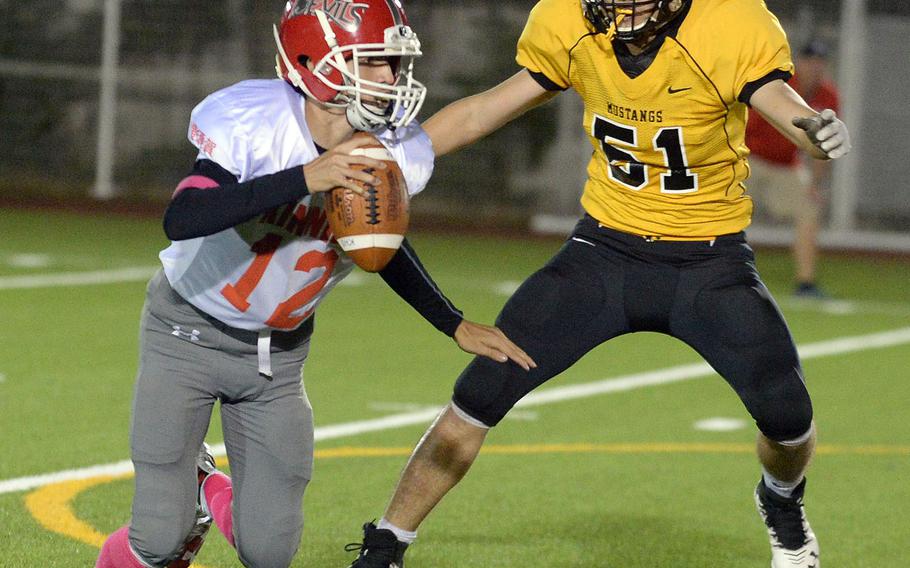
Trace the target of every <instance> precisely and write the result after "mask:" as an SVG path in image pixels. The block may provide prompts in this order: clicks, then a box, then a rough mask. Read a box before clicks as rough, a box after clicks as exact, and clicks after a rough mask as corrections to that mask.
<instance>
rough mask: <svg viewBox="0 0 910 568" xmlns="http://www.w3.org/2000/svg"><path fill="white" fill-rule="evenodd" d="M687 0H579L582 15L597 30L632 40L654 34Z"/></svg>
mask: <svg viewBox="0 0 910 568" xmlns="http://www.w3.org/2000/svg"><path fill="white" fill-rule="evenodd" d="M689 1H690V0H619V1H616V0H582V8H583V10H584V14H585V18H587V20H588V21H589V22H591V24H592V25H593V26H594V29H596V30H597V31H598V32H600V33H610V32H611V30H612V33H613V34H614V35H613V37H615V38H616V39H618V40H620V41H626V42H633V41H637V40H641V39H643V38H648V37H649V36H653V35H654V34H656V33H657V32H658V31H659V30H660V29H661V28H663V27H664V26H666V25H667V24H668V23H670V22H671V21H672V20H673V18H674V17H675V16H676V15H677V14H678V13H679V12H680V11H681V10H682V8H683V6H684V5H685V4H686V3H688V2H689Z"/></svg>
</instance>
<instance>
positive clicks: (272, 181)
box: [164, 160, 309, 241]
mask: <svg viewBox="0 0 910 568" xmlns="http://www.w3.org/2000/svg"><path fill="white" fill-rule="evenodd" d="M190 175H199V176H205V177H207V178H209V179H212V180H214V181H216V182H218V184H219V185H218V187H211V188H198V187H187V188H184V189H183V190H181V191H180V192H179V193H178V194H177V195H176V196H174V199H172V200H171V202H170V204H169V205H168V207H167V210H166V211H165V212H164V233H165V234H166V235H167V237H168V238H169V239H171V240H172V241H180V240H184V239H194V238H197V237H204V236H206V235H213V234H215V233H217V232H219V231H223V230H225V229H228V228H230V227H233V226H235V225H237V224H239V223H242V222H244V221H248V220H249V219H252V218H253V217H255V216H256V215H260V214H262V213H265V212H267V211H269V210H271V209H274V208H275V207H277V206H279V205H282V204H284V203H292V202H295V201H298V200H300V199H301V198H303V197H304V196H306V195H307V194H308V193H309V191H308V190H307V187H306V179H305V178H304V176H303V168H302V167H300V166H295V167H293V168H288V169H286V170H282V171H280V172H277V173H274V174H269V175H264V176H262V177H258V178H256V179H251V180H249V181H245V182H243V183H238V181H237V178H236V177H235V176H234V175H233V174H231V173H230V172H228V171H227V170H225V169H224V168H222V167H221V166H219V165H218V164H216V163H215V162H213V161H211V160H198V161H197V162H196V165H195V166H194V167H193V172H192V174H190Z"/></svg>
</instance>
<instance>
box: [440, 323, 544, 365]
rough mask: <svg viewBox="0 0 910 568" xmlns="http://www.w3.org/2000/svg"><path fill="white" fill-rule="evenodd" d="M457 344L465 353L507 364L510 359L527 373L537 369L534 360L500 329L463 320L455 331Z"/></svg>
mask: <svg viewBox="0 0 910 568" xmlns="http://www.w3.org/2000/svg"><path fill="white" fill-rule="evenodd" d="M455 342H456V343H458V346H459V347H461V348H462V349H463V350H464V351H467V352H468V353H471V354H473V355H481V356H483V357H488V358H490V359H492V360H494V361H498V362H500V363H505V362H506V361H508V360H509V359H511V360H512V361H514V362H515V364H516V365H519V366H520V367H521V368H522V369H524V370H525V371H530V370H531V369H532V368H536V367H537V363H535V362H534V359H531V357H529V356H528V354H527V353H525V352H524V351H523V350H522V349H521V348H520V347H518V346H517V345H515V344H514V343H512V341H511V340H510V339H509V338H508V337H506V335H505V334H504V333H503V332H502V331H501V330H500V329H499V328H498V327H493V326H489V325H483V324H479V323H474V322H472V321H468V320H462V322H461V323H460V324H458V328H457V329H456V330H455Z"/></svg>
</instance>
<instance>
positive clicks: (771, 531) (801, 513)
mask: <svg viewBox="0 0 910 568" xmlns="http://www.w3.org/2000/svg"><path fill="white" fill-rule="evenodd" d="M805 487H806V480H805V479H804V480H803V481H802V483H800V484H799V485H798V486H797V487H796V489H794V490H793V497H792V498H790V499H787V498H784V497H781V496H780V495H778V494H776V493H774V492H773V491H771V490H770V489H768V488H767V487H766V486H765V483H764V481H759V482H758V487H756V488H755V505H756V506H757V507H758V513H759V515H761V518H762V521H764V523H765V526H766V527H767V529H768V537H769V539H770V541H771V568H821V561H820V559H819V550H818V539H816V538H815V533H813V532H812V527H810V526H809V521H808V520H807V519H806V510H805V508H804V507H803V492H804V491H805Z"/></svg>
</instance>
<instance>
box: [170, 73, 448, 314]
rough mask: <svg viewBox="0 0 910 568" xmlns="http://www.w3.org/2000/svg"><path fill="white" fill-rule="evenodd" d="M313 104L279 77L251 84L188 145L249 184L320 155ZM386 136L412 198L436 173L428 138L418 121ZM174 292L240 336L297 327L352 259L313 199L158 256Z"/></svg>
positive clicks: (227, 98) (201, 118)
mask: <svg viewBox="0 0 910 568" xmlns="http://www.w3.org/2000/svg"><path fill="white" fill-rule="evenodd" d="M304 102H305V99H304V97H303V96H301V95H300V94H298V93H297V92H295V91H294V90H293V89H292V88H291V87H290V86H289V85H288V84H287V83H285V82H284V81H282V80H280V79H272V80H251V81H244V82H241V83H238V84H236V85H233V86H231V87H228V88H226V89H223V90H221V91H218V92H216V93H214V94H212V95H210V96H208V97H207V98H206V99H205V100H203V101H202V102H201V103H199V105H198V106H197V107H196V108H195V109H193V113H192V117H191V122H190V129H189V139H190V141H191V142H192V143H193V144H194V145H195V146H196V147H197V148H199V155H198V159H209V160H212V161H214V162H216V163H217V164H219V165H220V166H221V167H223V168H224V169H226V170H227V171H229V172H231V173H232V174H234V175H236V176H237V177H238V178H239V180H240V181H241V182H244V181H247V180H250V179H253V178H257V177H261V176H264V175H267V174H272V173H275V172H278V171H281V170H285V169H288V168H290V167H293V166H301V165H303V164H306V163H307V162H310V161H312V160H314V159H316V158H317V157H318V155H319V154H318V152H317V150H316V146H315V145H314V143H313V138H312V136H311V135H310V131H309V128H308V127H307V124H306V117H305V104H304ZM378 137H379V139H380V140H381V141H382V143H383V144H384V145H386V147H388V149H389V150H390V151H391V153H392V155H393V156H394V157H395V160H396V161H397V162H398V165H399V166H400V167H401V170H402V172H403V173H404V177H405V180H406V182H407V187H408V192H409V193H410V194H411V195H412V196H413V195H415V194H416V193H419V192H420V191H421V190H423V188H424V187H426V184H427V182H428V181H429V179H430V175H431V174H432V172H433V160H434V154H433V149H432V145H431V143H430V139H429V137H428V136H427V134H426V132H424V130H423V128H421V127H420V126H419V125H418V124H417V123H416V122H415V123H412V124H411V125H409V126H408V127H406V128H403V129H398V130H396V131H389V130H383V131H381V132H380V133H378ZM159 257H160V259H161V263H162V264H163V265H164V273H165V275H166V276H167V279H168V281H169V282H170V284H171V286H172V287H173V288H174V290H176V291H177V292H178V293H179V294H180V295H181V296H182V297H183V298H184V299H186V300H187V301H188V302H190V303H191V304H193V305H194V306H196V307H197V308H199V309H200V310H202V311H204V312H205V313H207V314H209V315H211V316H212V317H214V318H217V319H218V320H221V321H222V322H224V323H226V324H228V325H230V326H233V327H237V328H241V329H248V330H257V331H258V330H264V329H280V330H291V329H295V328H297V327H298V326H299V325H300V324H301V323H302V322H303V321H304V320H306V318H308V317H309V316H310V315H311V314H312V313H313V311H314V310H315V309H316V306H317V304H319V302H320V301H321V300H322V298H324V297H325V295H326V294H327V293H328V292H329V290H331V289H332V287H334V286H335V285H336V284H337V283H338V282H339V281H341V279H342V278H344V277H345V276H347V275H348V274H349V273H350V272H351V270H352V269H353V267H354V264H353V262H352V261H351V260H350V259H349V258H348V257H347V256H346V255H345V254H344V253H343V252H342V251H341V248H340V247H339V246H338V245H337V243H335V242H334V241H333V239H332V235H331V231H330V229H329V227H328V221H327V219H326V214H325V210H324V208H323V197H322V194H316V195H307V196H306V197H305V198H303V199H301V200H300V201H299V202H297V203H291V204H288V205H284V206H281V207H278V208H277V209H274V210H272V211H270V212H268V213H265V214H263V215H259V216H257V217H255V218H253V219H251V220H249V221H247V222H245V223H241V224H240V225H237V226H235V227H232V228H230V229H227V230H224V231H221V232H220V233H216V234H213V235H209V236H206V237H200V238H197V239H188V240H185V241H174V242H172V243H171V245H170V246H169V247H168V248H166V249H165V250H163V251H162V252H161V254H160V255H159Z"/></svg>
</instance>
